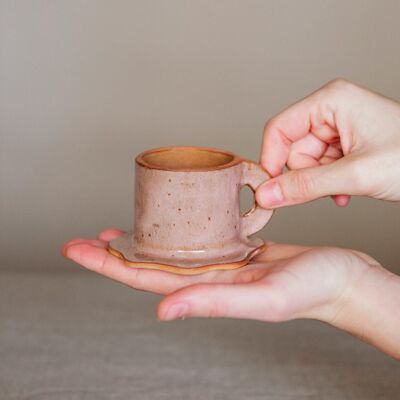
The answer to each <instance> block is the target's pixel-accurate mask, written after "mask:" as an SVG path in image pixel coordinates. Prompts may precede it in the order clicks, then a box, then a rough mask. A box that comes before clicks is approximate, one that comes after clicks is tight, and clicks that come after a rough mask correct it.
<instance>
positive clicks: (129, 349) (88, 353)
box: [0, 271, 400, 400]
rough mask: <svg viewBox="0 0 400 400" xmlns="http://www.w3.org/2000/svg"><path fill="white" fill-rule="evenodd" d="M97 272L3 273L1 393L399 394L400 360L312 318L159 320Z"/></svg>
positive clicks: (278, 397)
mask: <svg viewBox="0 0 400 400" xmlns="http://www.w3.org/2000/svg"><path fill="white" fill-rule="evenodd" d="M158 300H159V298H158V297H157V296H155V295H151V294H147V293H142V292H138V291H135V290H132V289H130V288H127V287H125V286H122V285H120V284H118V283H115V282H113V281H111V280H108V279H105V278H102V277H99V276H96V275H94V274H90V273H83V272H82V273H65V272H49V273H37V272H8V271H7V272H2V273H0V399H1V400H3V399H4V400H5V399H7V400H8V399H10V400H11V399H12V400H16V399H32V400H33V399H35V400H36V399H37V400H52V399H66V400H78V399H79V400H80V399H83V400H92V399H93V400H95V399H96V400H103V399H112V400H120V399H121V400H122V399H124V400H126V399H230V400H234V399H271V400H272V399H273V400H285V399H321V400H325V399H326V400H328V399H329V400H331V399H363V400H367V399H399V398H400V363H397V362H396V361H394V360H393V359H391V358H389V357H387V356H385V355H384V354H381V353H379V352H378V351H377V350H375V349H373V348H371V347H370V346H368V345H366V344H363V343H360V342H358V341H357V340H356V339H355V338H353V337H351V336H349V335H347V334H346V333H343V332H339V331H337V330H335V329H333V328H331V327H329V326H326V325H324V324H321V323H319V322H316V321H293V322H289V323H284V324H266V323H260V322H254V321H241V320H222V319H220V320H200V319H199V320H185V321H178V322H172V323H161V322H158V321H157V319H156V317H155V307H156V304H157V302H158Z"/></svg>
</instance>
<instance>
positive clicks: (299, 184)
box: [284, 171, 315, 202]
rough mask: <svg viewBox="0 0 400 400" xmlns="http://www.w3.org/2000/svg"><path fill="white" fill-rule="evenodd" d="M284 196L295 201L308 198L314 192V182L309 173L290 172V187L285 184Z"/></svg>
mask: <svg viewBox="0 0 400 400" xmlns="http://www.w3.org/2000/svg"><path fill="white" fill-rule="evenodd" d="M286 189H287V193H284V195H285V197H286V198H287V199H289V200H291V201H294V202H297V201H302V200H303V199H306V198H309V197H310V196H312V195H313V193H314V192H315V182H314V179H313V177H312V176H311V175H310V174H307V173H305V172H304V171H293V172H292V173H291V182H290V188H289V187H288V186H286Z"/></svg>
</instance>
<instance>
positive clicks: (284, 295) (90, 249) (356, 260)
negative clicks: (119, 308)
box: [63, 229, 376, 322]
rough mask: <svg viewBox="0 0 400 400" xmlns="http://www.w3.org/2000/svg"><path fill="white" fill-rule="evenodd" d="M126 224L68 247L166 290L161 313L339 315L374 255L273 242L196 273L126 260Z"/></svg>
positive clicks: (118, 275)
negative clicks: (238, 260) (122, 248)
mask: <svg viewBox="0 0 400 400" xmlns="http://www.w3.org/2000/svg"><path fill="white" fill-rule="evenodd" d="M122 234H123V232H122V231H120V230H117V229H108V230H105V231H103V232H101V233H100V235H99V236H98V238H97V239H96V240H87V239H74V240H71V241H69V242H68V243H66V244H65V245H64V247H63V255H64V256H66V257H67V258H70V259H72V260H73V261H75V262H77V263H78V264H81V265H82V266H84V267H86V268H87V269H89V270H92V271H95V272H97V273H99V274H102V275H104V276H107V277H109V278H111V279H114V280H116V281H119V282H121V283H124V284H126V285H128V286H130V287H133V288H135V289H139V290H145V291H149V292H154V293H158V294H163V295H166V297H165V298H164V299H163V300H162V301H161V303H160V304H159V307H158V317H159V319H161V320H172V319H177V318H183V317H231V318H250V319H257V320H262V321H274V322H275V321H284V320H289V319H294V318H317V319H323V320H325V321H329V320H331V319H333V318H335V314H336V313H337V311H338V310H339V309H340V302H341V300H342V299H344V298H345V297H346V295H347V293H348V292H349V290H348V289H349V288H350V287H351V285H352V283H354V282H355V281H356V280H357V279H358V277H360V276H361V274H362V273H363V271H364V270H365V268H367V266H368V265H371V264H376V261H375V260H373V259H372V258H370V257H369V256H367V255H365V254H363V253H359V252H356V251H352V250H343V249H338V248H328V247H320V248H318V247H304V246H294V245H287V244H276V243H272V242H268V243H267V250H266V251H265V252H264V253H262V254H260V255H259V256H258V257H256V258H255V259H254V260H252V262H251V263H250V264H248V265H247V266H246V267H243V268H239V269H236V270H231V271H210V272H207V273H204V274H200V275H196V276H184V275H175V274H171V273H168V272H164V271H156V270H149V269H139V268H131V267H127V266H126V265H125V264H124V262H123V261H122V260H120V259H119V258H117V257H114V256H113V255H111V254H110V253H109V252H108V251H107V246H108V242H109V241H110V240H112V239H114V238H116V237H118V236H120V235H122Z"/></svg>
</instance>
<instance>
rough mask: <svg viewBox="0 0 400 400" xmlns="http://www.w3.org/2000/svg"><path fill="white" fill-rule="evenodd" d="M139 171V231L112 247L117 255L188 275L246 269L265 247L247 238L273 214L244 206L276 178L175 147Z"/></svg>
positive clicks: (153, 155)
mask: <svg viewBox="0 0 400 400" xmlns="http://www.w3.org/2000/svg"><path fill="white" fill-rule="evenodd" d="M135 165H136V167H135V168H136V171H135V172H136V179H135V216H134V230H133V232H132V233H129V234H127V235H126V236H123V237H121V238H118V239H116V240H114V241H112V242H111V243H110V250H111V252H112V253H113V254H116V255H119V256H121V257H122V258H124V259H125V260H127V261H129V262H130V263H131V264H136V265H137V266H141V267H149V268H152V267H153V268H154V267H156V268H157V269H166V270H171V268H169V269H168V268H162V266H163V265H164V266H170V267H172V268H173V269H172V271H173V272H179V271H177V270H176V269H177V268H180V269H183V270H186V273H189V272H188V271H189V270H191V271H192V270H193V269H196V268H200V269H201V268H202V269H203V270H204V267H207V266H208V267H211V266H213V267H214V268H218V266H220V267H222V266H223V265H228V264H229V265H232V268H233V267H238V266H241V265H243V264H245V263H247V262H248V260H249V259H250V258H251V256H253V255H255V254H256V253H257V252H259V251H261V249H262V248H263V246H264V242H263V241H262V240H261V239H257V238H253V239H251V240H250V239H249V238H248V236H249V235H251V234H253V233H255V232H257V231H259V230H260V229H261V228H262V227H263V226H264V225H265V224H266V223H267V222H268V220H269V219H270V218H271V216H272V211H271V210H265V209H262V208H260V207H258V206H257V205H255V206H254V207H253V209H252V210H250V211H249V212H248V213H247V214H245V215H240V204H239V200H240V197H239V194H240V189H241V187H242V186H244V185H248V186H250V187H251V188H252V189H253V190H255V189H256V188H257V186H258V185H259V184H260V183H262V182H263V181H265V180H267V179H269V178H270V177H269V175H268V173H267V172H266V171H265V170H264V169H263V168H262V167H260V166H259V165H258V164H256V163H254V162H252V161H248V160H244V159H242V158H240V157H238V156H236V155H234V154H232V153H228V152H225V151H222V150H216V149H208V148H194V147H174V148H162V149H155V150H150V151H147V152H145V153H142V154H140V155H139V156H138V157H137V158H136V162H135ZM160 266H161V267H160ZM206 269H207V268H206ZM182 273H185V271H183V272H182Z"/></svg>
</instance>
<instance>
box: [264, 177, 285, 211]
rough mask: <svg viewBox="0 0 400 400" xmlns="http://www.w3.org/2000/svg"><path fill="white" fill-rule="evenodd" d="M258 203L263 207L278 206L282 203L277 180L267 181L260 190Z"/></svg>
mask: <svg viewBox="0 0 400 400" xmlns="http://www.w3.org/2000/svg"><path fill="white" fill-rule="evenodd" d="M259 199H260V204H261V205H262V206H264V207H267V208H268V207H272V206H278V205H280V204H282V203H283V200H284V199H283V194H282V190H281V187H280V185H279V183H278V182H272V183H267V184H265V185H264V186H262V187H261V190H260V196H259Z"/></svg>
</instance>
